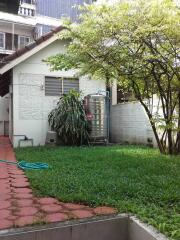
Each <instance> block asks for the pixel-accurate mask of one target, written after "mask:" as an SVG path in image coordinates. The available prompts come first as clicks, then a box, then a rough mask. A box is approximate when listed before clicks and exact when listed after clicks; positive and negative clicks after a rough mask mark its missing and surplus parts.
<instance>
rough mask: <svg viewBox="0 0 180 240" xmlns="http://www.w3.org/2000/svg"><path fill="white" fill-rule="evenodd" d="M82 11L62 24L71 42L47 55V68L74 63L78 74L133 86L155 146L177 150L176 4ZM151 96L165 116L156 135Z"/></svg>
mask: <svg viewBox="0 0 180 240" xmlns="http://www.w3.org/2000/svg"><path fill="white" fill-rule="evenodd" d="M84 10H85V11H84V14H82V16H81V22H80V23H79V24H71V23H70V22H68V23H66V24H65V25H66V27H67V29H66V30H65V31H63V32H62V33H61V34H60V39H64V40H68V41H69V39H71V42H70V44H69V46H68V48H67V52H66V53H65V54H63V55H61V54H60V55H57V56H53V57H50V58H49V59H48V60H47V61H48V62H49V64H50V66H51V69H52V70H68V69H71V68H78V69H79V71H80V74H90V75H92V76H93V77H94V78H98V79H106V81H109V82H111V81H114V80H117V81H118V83H119V85H120V86H121V87H122V88H128V89H131V90H133V92H134V95H135V97H136V99H137V100H139V101H140V102H141V104H142V106H143V107H144V109H145V111H146V113H147V115H148V117H149V119H150V122H151V125H152V128H153V131H154V133H155V137H156V140H157V143H158V146H159V149H160V151H161V152H163V153H166V152H167V153H170V154H172V153H178V152H179V153H180V132H179V129H180V110H179V106H180V74H179V72H180V34H179V32H180V9H179V8H178V7H177V6H176V5H175V4H174V2H173V1H171V0H149V1H146V0H137V1H120V2H118V3H115V4H107V3H106V4H102V5H101V4H94V5H87V6H85V9H84ZM154 97H156V98H159V99H160V105H159V106H158V107H157V109H158V112H161V115H162V118H163V119H164V130H163V131H160V132H161V134H159V131H158V126H159V125H161V129H162V124H161V123H159V122H158V120H159V118H156V116H157V114H154V111H153V109H152V104H153V102H154V101H155V100H153V98H154ZM144 99H146V100H147V101H144ZM175 115H176V121H174V119H175V118H174V117H172V116H175ZM170 126H172V128H170ZM174 130H176V131H174Z"/></svg>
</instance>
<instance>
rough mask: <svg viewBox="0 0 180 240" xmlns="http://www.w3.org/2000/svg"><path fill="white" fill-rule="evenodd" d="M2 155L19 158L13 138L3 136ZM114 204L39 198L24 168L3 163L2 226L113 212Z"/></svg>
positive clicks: (0, 170) (0, 169)
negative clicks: (16, 155)
mask: <svg viewBox="0 0 180 240" xmlns="http://www.w3.org/2000/svg"><path fill="white" fill-rule="evenodd" d="M0 159H3V160H9V161H14V162H16V158H15V154H14V151H13V148H12V147H11V145H10V142H9V139H8V138H6V137H0ZM115 212H116V210H115V209H113V208H110V207H97V208H90V207H87V206H84V205H79V204H72V203H62V202H59V201H58V200H56V199H54V198H49V197H48V198H36V197H35V196H33V194H32V190H31V188H30V185H29V182H28V179H27V178H26V176H25V174H24V171H22V170H20V169H18V168H17V166H13V165H9V164H6V163H0V230H1V229H7V228H12V227H23V226H26V225H32V224H36V223H51V222H59V221H65V220H70V219H81V218H88V217H93V216H96V215H104V214H105V215H106V214H113V213H115Z"/></svg>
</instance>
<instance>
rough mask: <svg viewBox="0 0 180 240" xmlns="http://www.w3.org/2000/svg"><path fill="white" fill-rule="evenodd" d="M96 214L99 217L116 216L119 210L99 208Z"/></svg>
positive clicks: (95, 210)
mask: <svg viewBox="0 0 180 240" xmlns="http://www.w3.org/2000/svg"><path fill="white" fill-rule="evenodd" d="M94 212H95V213H96V214H98V215H106V214H114V213H116V212H117V210H116V209H115V208H111V207H97V208H95V209H94Z"/></svg>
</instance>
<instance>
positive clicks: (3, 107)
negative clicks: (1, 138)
mask: <svg viewBox="0 0 180 240" xmlns="http://www.w3.org/2000/svg"><path fill="white" fill-rule="evenodd" d="M8 112H9V96H8V95H6V96H5V97H3V98H2V97H0V135H4V121H6V122H8V121H9V113H8Z"/></svg>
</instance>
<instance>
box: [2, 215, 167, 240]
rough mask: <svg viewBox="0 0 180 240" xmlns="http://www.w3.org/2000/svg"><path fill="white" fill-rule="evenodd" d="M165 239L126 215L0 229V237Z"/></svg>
mask: <svg viewBox="0 0 180 240" xmlns="http://www.w3.org/2000/svg"><path fill="white" fill-rule="evenodd" d="M34 239H36V240H51V239H52V240H167V238H166V237H165V236H164V235H162V234H160V233H158V232H157V231H156V230H155V229H154V228H153V227H151V226H147V225H146V224H144V223H141V222H140V221H139V220H137V219H136V218H135V217H129V216H128V215H126V214H119V215H117V216H111V217H110V216H109V217H107V216H105V217H101V218H99V219H98V218H96V219H95V218H94V219H90V220H89V219H88V220H87V219H86V220H80V221H71V222H65V223H58V224H51V225H45V226H36V227H26V228H21V229H12V230H5V231H0V240H34Z"/></svg>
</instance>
